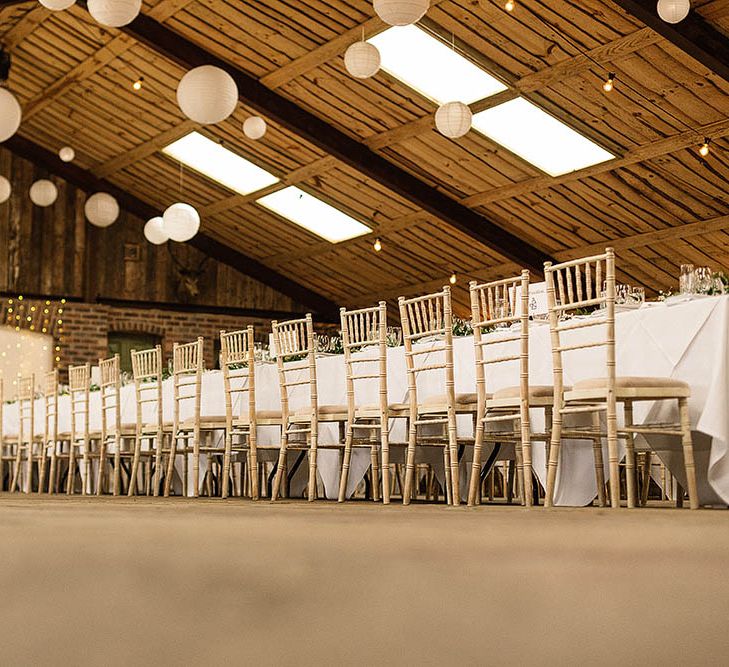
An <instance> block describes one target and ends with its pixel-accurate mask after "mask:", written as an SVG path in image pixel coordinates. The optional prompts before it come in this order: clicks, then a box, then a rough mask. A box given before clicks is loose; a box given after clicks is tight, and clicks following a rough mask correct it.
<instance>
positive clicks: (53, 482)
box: [38, 370, 60, 493]
mask: <svg viewBox="0 0 729 667" xmlns="http://www.w3.org/2000/svg"><path fill="white" fill-rule="evenodd" d="M58 384H59V380H58V370H54V371H50V372H48V373H46V374H45V378H44V387H43V405H44V407H45V414H44V420H43V446H42V448H41V449H42V451H43V453H44V455H43V459H44V460H45V459H46V456H48V457H49V458H50V466H49V469H48V493H57V492H58V474H59V473H60V468H59V465H58V460H59V457H58V444H59V437H58ZM41 470H42V472H40V473H39V475H38V492H39V493H42V490H43V483H44V480H45V464H44V462H41Z"/></svg>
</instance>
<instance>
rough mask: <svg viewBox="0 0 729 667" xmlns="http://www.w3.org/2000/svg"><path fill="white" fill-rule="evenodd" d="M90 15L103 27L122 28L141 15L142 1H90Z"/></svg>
mask: <svg viewBox="0 0 729 667" xmlns="http://www.w3.org/2000/svg"><path fill="white" fill-rule="evenodd" d="M87 4H88V8H89V14H91V16H93V18H94V20H96V22H97V23H101V25H105V26H109V27H111V28H121V27H122V26H123V25H128V24H129V23H131V22H132V21H133V20H134V19H135V18H137V16H138V15H139V12H140V10H141V9H142V0H89V1H88V3H87Z"/></svg>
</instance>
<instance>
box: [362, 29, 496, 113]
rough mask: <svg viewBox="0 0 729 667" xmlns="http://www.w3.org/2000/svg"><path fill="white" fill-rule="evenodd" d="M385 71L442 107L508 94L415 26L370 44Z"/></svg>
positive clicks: (383, 35)
mask: <svg viewBox="0 0 729 667" xmlns="http://www.w3.org/2000/svg"><path fill="white" fill-rule="evenodd" d="M368 41H369V42H370V43H371V44H374V45H375V46H376V47H377V48H378V49H379V51H380V56H381V58H382V69H384V70H385V71H386V72H388V73H389V74H392V76H394V77H396V78H398V79H400V80H401V81H402V82H403V83H406V84H407V85H408V86H410V87H411V88H414V89H415V90H417V91H418V92H420V93H422V94H423V95H425V96H426V97H429V98H430V99H432V100H433V101H435V102H437V103H438V104H445V103H446V102H463V103H464V104H470V103H471V102H475V101H476V100H480V99H483V98H485V97H490V96H491V95H494V94H495V93H500V92H501V91H502V90H506V86H505V85H504V84H503V83H501V81H499V80H498V79H495V78H494V77H493V76H491V75H490V74H488V73H487V72H485V71H484V70H482V69H481V68H480V67H477V66H476V65H474V64H473V63H472V62H471V61H470V60H467V59H466V58H464V57H463V56H462V55H460V54H459V53H458V52H457V51H454V50H453V49H452V48H451V47H449V46H448V45H446V44H444V43H443V42H441V41H440V40H439V39H436V38H435V37H431V36H430V35H429V34H428V33H427V32H425V31H424V30H422V29H421V28H418V27H417V26H414V25H408V26H402V27H394V28H388V29H387V30H385V31H384V32H381V33H380V34H379V35H375V36H374V37H372V38H371V39H369V40H368Z"/></svg>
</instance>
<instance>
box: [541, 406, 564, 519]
mask: <svg viewBox="0 0 729 667" xmlns="http://www.w3.org/2000/svg"><path fill="white" fill-rule="evenodd" d="M560 408H561V406H559V405H555V406H554V411H553V415H552V437H551V438H550V441H549V462H548V463H547V488H546V491H545V494H544V506H545V507H554V487H555V486H556V484H557V467H558V466H559V454H560V445H561V443H562V412H561V410H560Z"/></svg>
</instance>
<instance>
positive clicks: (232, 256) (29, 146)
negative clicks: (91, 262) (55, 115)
mask: <svg viewBox="0 0 729 667" xmlns="http://www.w3.org/2000/svg"><path fill="white" fill-rule="evenodd" d="M3 146H5V147H6V148H7V149H8V150H10V151H12V152H13V153H15V154H16V155H19V156H20V157H23V158H25V159H27V160H29V161H31V162H33V163H35V164H37V165H39V166H43V167H44V168H46V169H47V170H48V171H49V172H51V173H53V174H56V175H57V176H59V177H60V178H63V179H64V180H65V181H67V182H68V183H71V184H72V185H74V186H76V187H77V188H79V189H81V190H83V191H85V192H108V193H110V194H111V195H113V196H114V197H116V199H117V201H118V202H119V205H120V206H121V207H122V208H123V209H124V210H126V211H128V212H129V213H131V214H132V215H135V216H137V217H138V218H140V219H142V220H148V219H150V218H152V217H155V216H157V215H159V210H158V209H157V208H156V207H154V206H152V205H150V204H148V203H147V202H145V201H142V200H141V199H139V198H138V197H136V196H135V195H133V194H131V193H129V192H126V191H124V190H121V189H120V188H118V187H116V186H115V185H113V184H112V183H109V182H108V181H105V180H103V179H100V178H97V177H96V176H94V175H93V174H92V173H91V172H88V171H86V170H84V169H81V167H78V166H76V165H75V164H73V163H70V162H62V161H61V160H60V158H59V157H58V156H57V155H56V154H55V153H52V152H51V151H48V150H46V149H45V148H42V147H41V146H38V145H37V144H35V143H33V142H32V141H30V140H28V139H25V138H24V137H22V136H20V135H19V134H16V135H15V136H13V137H11V138H10V139H8V140H7V141H6V142H5V143H4V144H3ZM189 243H190V245H191V246H193V247H195V248H197V249H198V250H200V251H201V252H203V253H205V254H207V255H209V256H210V257H212V258H213V259H215V260H217V261H219V262H222V263H223V264H227V265H228V266H230V267H232V268H234V269H235V270H237V271H239V272H240V273H243V274H245V275H248V276H250V277H251V278H254V279H255V280H258V281H260V282H262V283H264V284H266V285H268V286H269V287H272V288H273V289H275V290H277V291H278V292H281V293H282V294H286V295H287V296H289V297H291V298H292V299H294V300H295V301H296V302H298V303H300V304H302V305H305V306H306V307H308V308H312V309H313V310H315V311H317V314H318V316H319V317H333V316H334V314H335V313H336V312H337V310H338V308H337V305H336V304H335V303H334V302H333V301H330V300H329V299H326V298H325V297H323V296H321V295H320V294H317V293H316V292H313V291H312V290H310V289H309V288H307V287H304V286H303V285H300V284H298V283H296V282H294V281H293V280H291V279H290V278H287V277H286V276H283V275H281V274H280V273H278V272H277V271H275V270H273V269H271V268H269V267H268V266H266V265H264V264H263V263H261V262H259V261H258V260H256V259H253V258H252V257H248V256H247V255H244V254H243V253H241V252H239V251H237V250H234V249H233V248H230V247H229V246H227V245H224V244H223V243H220V242H219V241H217V240H216V239H214V238H212V237H210V236H207V235H206V234H202V233H200V234H198V235H197V236H196V237H195V238H194V239H192V241H190V242H189Z"/></svg>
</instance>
